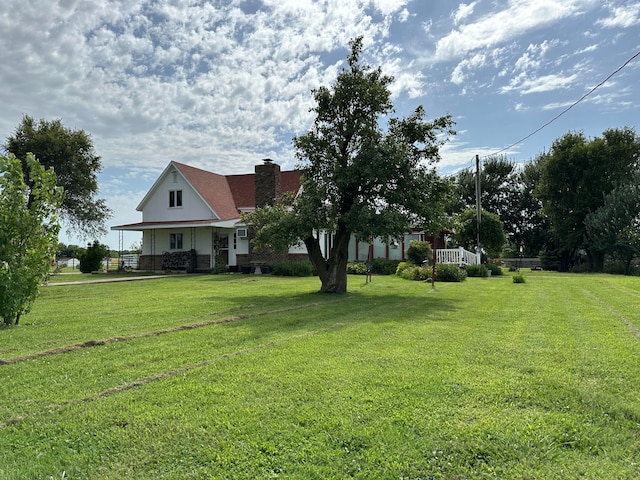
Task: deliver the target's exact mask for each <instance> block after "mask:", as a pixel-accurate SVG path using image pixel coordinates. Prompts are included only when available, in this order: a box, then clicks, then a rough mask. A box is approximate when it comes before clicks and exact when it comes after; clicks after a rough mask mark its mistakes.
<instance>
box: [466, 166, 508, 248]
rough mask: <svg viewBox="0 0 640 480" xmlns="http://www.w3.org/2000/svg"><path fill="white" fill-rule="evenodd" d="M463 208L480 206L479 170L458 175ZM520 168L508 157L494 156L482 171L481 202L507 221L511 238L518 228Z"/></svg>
mask: <svg viewBox="0 0 640 480" xmlns="http://www.w3.org/2000/svg"><path fill="white" fill-rule="evenodd" d="M455 183H456V186H457V190H458V194H459V195H460V202H461V208H460V210H464V209H468V208H476V172H475V170H474V169H464V170H461V171H460V172H458V173H457V175H456V176H455ZM518 194H519V191H518V170H517V168H516V164H515V163H514V162H511V161H509V160H508V159H507V158H506V157H505V156H494V157H490V158H488V159H487V160H485V161H484V162H483V165H482V169H481V170H480V203H481V205H482V208H483V209H485V210H486V211H488V212H492V213H495V214H496V215H498V216H499V217H500V219H501V220H502V221H503V223H504V224H505V230H506V233H507V235H509V237H512V236H513V235H514V234H515V229H516V227H517V223H518V222H517V210H516V208H515V205H516V204H517V202H518Z"/></svg>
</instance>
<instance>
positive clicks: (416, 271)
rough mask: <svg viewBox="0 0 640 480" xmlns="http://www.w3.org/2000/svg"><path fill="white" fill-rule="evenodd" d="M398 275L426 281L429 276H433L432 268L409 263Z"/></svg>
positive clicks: (407, 278) (406, 278)
mask: <svg viewBox="0 0 640 480" xmlns="http://www.w3.org/2000/svg"><path fill="white" fill-rule="evenodd" d="M398 276H399V277H400V278H404V279H405V280H417V281H424V280H426V279H428V278H431V268H429V267H416V266H415V265H413V264H411V263H409V264H407V266H406V267H405V268H403V269H402V270H400V273H398Z"/></svg>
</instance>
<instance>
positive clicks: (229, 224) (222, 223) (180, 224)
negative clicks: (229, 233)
mask: <svg viewBox="0 0 640 480" xmlns="http://www.w3.org/2000/svg"><path fill="white" fill-rule="evenodd" d="M240 223H241V220H240V218H232V219H230V220H178V221H172V222H139V223H128V224H125V225H115V226H113V227H111V230H131V231H142V230H154V229H168V228H172V229H176V228H191V227H217V228H235V227H236V225H238V224H240Z"/></svg>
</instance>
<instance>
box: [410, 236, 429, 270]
mask: <svg viewBox="0 0 640 480" xmlns="http://www.w3.org/2000/svg"><path fill="white" fill-rule="evenodd" d="M432 255H433V253H432V251H431V245H430V244H429V242H421V241H419V240H411V241H410V242H409V248H408V249H407V258H408V259H409V260H410V261H411V262H413V263H414V264H415V265H422V264H423V263H424V261H425V260H430V259H431V257H432Z"/></svg>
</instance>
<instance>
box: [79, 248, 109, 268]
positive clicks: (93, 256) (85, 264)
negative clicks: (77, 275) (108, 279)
mask: <svg viewBox="0 0 640 480" xmlns="http://www.w3.org/2000/svg"><path fill="white" fill-rule="evenodd" d="M108 254H109V247H107V246H106V245H100V243H98V242H93V244H92V245H89V247H87V251H86V252H85V253H84V254H82V255H80V267H79V268H80V271H81V272H82V273H91V272H98V271H100V270H102V260H103V259H104V258H105V257H106V256H107V255H108Z"/></svg>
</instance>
